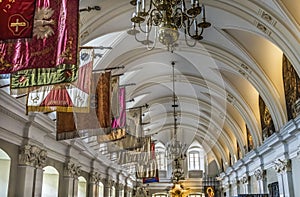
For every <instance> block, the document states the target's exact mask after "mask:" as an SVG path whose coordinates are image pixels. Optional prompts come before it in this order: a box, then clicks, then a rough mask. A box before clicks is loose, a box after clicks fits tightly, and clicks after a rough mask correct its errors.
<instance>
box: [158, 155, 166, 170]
mask: <svg viewBox="0 0 300 197" xmlns="http://www.w3.org/2000/svg"><path fill="white" fill-rule="evenodd" d="M156 160H157V165H158V170H161V171H166V170H167V165H166V158H165V152H158V153H157V154H156Z"/></svg>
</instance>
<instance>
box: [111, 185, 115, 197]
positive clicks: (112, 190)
mask: <svg viewBox="0 0 300 197" xmlns="http://www.w3.org/2000/svg"><path fill="white" fill-rule="evenodd" d="M110 191H111V195H110V196H112V197H114V196H116V188H115V186H112V187H111V190H110Z"/></svg>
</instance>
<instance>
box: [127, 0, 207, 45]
mask: <svg viewBox="0 0 300 197" xmlns="http://www.w3.org/2000/svg"><path fill="white" fill-rule="evenodd" d="M130 4H131V5H133V6H135V12H134V13H133V15H132V18H131V22H132V28H131V29H130V30H129V31H128V32H127V33H128V34H130V35H134V36H135V39H136V40H137V41H138V42H141V43H142V44H145V45H147V48H148V49H149V50H151V49H153V48H154V46H155V44H156V40H157V39H158V40H159V42H160V43H162V44H163V45H165V46H166V47H167V49H168V50H173V48H174V46H175V45H176V41H177V40H178V38H179V30H181V31H183V32H184V35H185V41H186V44H187V45H188V46H191V47H193V46H195V45H196V42H197V41H199V40H202V39H203V36H202V34H203V32H204V29H206V28H208V27H210V26H211V24H210V23H209V22H207V21H206V18H205V7H204V5H203V4H202V5H200V4H199V0H191V2H190V4H189V7H188V6H187V4H186V2H185V0H131V1H130ZM153 27H154V28H153ZM152 29H155V34H154V37H155V38H154V42H152V41H150V40H149V35H150V32H151V30H152ZM140 32H143V33H145V34H146V39H145V40H140V39H138V37H137V34H138V33H140ZM188 36H189V37H190V38H192V39H193V40H194V42H193V43H189V42H188V40H187V37H188ZM151 44H152V46H150V45H151Z"/></svg>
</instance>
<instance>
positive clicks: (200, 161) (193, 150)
mask: <svg viewBox="0 0 300 197" xmlns="http://www.w3.org/2000/svg"><path fill="white" fill-rule="evenodd" d="M187 155H188V170H201V171H202V172H203V173H204V172H205V151H204V149H203V147H202V146H201V144H200V143H199V142H198V141H194V142H193V143H192V144H191V145H190V147H189V149H188V151H187Z"/></svg>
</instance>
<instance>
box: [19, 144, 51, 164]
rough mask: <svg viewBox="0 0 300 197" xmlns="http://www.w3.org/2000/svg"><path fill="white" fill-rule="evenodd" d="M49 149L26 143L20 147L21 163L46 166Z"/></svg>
mask: <svg viewBox="0 0 300 197" xmlns="http://www.w3.org/2000/svg"><path fill="white" fill-rule="evenodd" d="M46 161H47V151H46V150H45V149H41V148H40V147H38V146H35V145H31V144H25V145H24V146H22V147H21V148H20V154H19V164H20V165H26V166H32V167H36V168H43V167H44V166H46Z"/></svg>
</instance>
